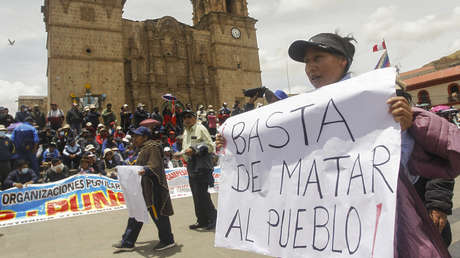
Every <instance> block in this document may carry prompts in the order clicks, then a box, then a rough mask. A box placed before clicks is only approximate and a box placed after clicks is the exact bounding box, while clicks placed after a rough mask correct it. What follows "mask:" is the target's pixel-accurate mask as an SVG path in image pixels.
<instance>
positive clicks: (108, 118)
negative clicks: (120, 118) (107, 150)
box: [102, 103, 117, 127]
mask: <svg viewBox="0 0 460 258" xmlns="http://www.w3.org/2000/svg"><path fill="white" fill-rule="evenodd" d="M115 120H117V118H116V117H115V113H114V112H113V111H112V104H111V103H108V104H107V105H106V108H105V109H104V110H103V111H102V121H104V125H105V126H106V127H110V123H112V122H115Z"/></svg>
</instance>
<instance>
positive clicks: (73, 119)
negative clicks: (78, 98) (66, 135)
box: [66, 103, 83, 134]
mask: <svg viewBox="0 0 460 258" xmlns="http://www.w3.org/2000/svg"><path fill="white" fill-rule="evenodd" d="M66 122H67V124H69V125H70V128H71V129H72V130H74V131H75V133H76V134H80V130H81V124H82V123H83V113H82V112H81V111H80V109H79V108H78V104H77V103H72V108H70V110H69V111H67V115H66Z"/></svg>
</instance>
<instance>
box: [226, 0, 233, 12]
mask: <svg viewBox="0 0 460 258" xmlns="http://www.w3.org/2000/svg"><path fill="white" fill-rule="evenodd" d="M225 2H226V5H227V12H228V13H232V2H233V0H226V1H225Z"/></svg>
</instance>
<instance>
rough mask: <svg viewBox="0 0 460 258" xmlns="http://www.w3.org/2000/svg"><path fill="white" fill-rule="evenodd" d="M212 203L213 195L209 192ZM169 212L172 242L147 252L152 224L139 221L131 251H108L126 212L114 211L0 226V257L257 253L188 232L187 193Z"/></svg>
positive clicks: (241, 255) (151, 244)
mask: <svg viewBox="0 0 460 258" xmlns="http://www.w3.org/2000/svg"><path fill="white" fill-rule="evenodd" d="M213 200H214V203H217V195H213ZM173 206H174V210H175V215H174V216H172V217H171V223H172V226H173V233H174V237H175V239H176V242H177V245H178V246H177V247H176V248H172V249H169V250H165V251H163V252H155V251H153V247H154V246H155V245H156V244H157V243H158V236H157V231H156V227H155V225H154V224H153V223H152V224H145V225H144V227H143V228H142V231H141V234H140V236H139V239H138V242H137V243H136V249H135V250H134V251H133V252H121V253H114V251H115V249H114V248H113V247H112V244H113V243H115V242H117V241H119V240H120V239H121V235H122V234H123V232H124V229H125V227H126V222H127V220H128V211H127V210H120V211H113V212H107V213H100V214H95V215H86V216H80V217H71V218H66V219H59V220H53V221H47V222H41V223H33V224H27V225H20V226H14V227H8V228H0V235H1V234H3V236H1V237H0V253H1V255H0V257H5V258H23V257H24V258H26V257H27V258H40V257H47V258H48V257H59V258H61V257H72V258H73V257H85V258H105V257H111V258H125V257H149V258H150V257H162V258H163V257H212V258H214V257H226V258H231V257H238V258H246V257H262V256H259V255H256V254H252V253H246V252H240V251H234V250H228V249H223V248H215V247H214V232H199V231H191V230H189V229H188V225H189V224H192V223H194V222H195V217H194V215H193V214H194V209H193V201H192V199H191V198H183V199H175V200H173Z"/></svg>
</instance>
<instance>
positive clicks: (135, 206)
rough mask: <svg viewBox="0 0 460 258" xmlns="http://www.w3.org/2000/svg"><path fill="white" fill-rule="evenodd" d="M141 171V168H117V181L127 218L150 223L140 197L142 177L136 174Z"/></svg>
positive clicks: (143, 202) (142, 196)
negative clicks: (123, 198)
mask: <svg viewBox="0 0 460 258" xmlns="http://www.w3.org/2000/svg"><path fill="white" fill-rule="evenodd" d="M143 169H144V168H143V167H142V166H117V171H118V179H119V180H120V184H121V188H122V189H123V194H124V197H125V201H126V206H127V207H128V214H129V217H131V218H135V219H136V220H137V221H140V222H144V223H151V222H152V219H151V218H150V215H149V212H148V210H147V206H146V204H145V200H144V195H142V186H141V179H142V177H141V176H140V175H139V174H138V172H139V171H141V170H143Z"/></svg>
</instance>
